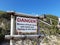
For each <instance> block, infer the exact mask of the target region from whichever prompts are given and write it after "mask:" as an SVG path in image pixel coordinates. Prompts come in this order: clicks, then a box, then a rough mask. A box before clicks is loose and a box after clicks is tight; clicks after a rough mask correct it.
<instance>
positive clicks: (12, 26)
mask: <svg viewBox="0 0 60 45" xmlns="http://www.w3.org/2000/svg"><path fill="white" fill-rule="evenodd" d="M10 35H11V36H12V35H14V16H13V15H11V30H10ZM10 45H13V40H12V39H11V40H10Z"/></svg>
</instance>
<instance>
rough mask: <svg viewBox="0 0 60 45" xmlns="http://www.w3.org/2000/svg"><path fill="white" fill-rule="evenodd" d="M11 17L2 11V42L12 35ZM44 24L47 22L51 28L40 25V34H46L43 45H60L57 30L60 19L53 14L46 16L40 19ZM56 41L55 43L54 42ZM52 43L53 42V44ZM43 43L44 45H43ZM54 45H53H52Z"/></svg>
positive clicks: (0, 28) (59, 33) (41, 23)
mask: <svg viewBox="0 0 60 45" xmlns="http://www.w3.org/2000/svg"><path fill="white" fill-rule="evenodd" d="M10 17H11V16H10V15H8V14H7V13H6V12H4V11H0V42H2V41H3V39H4V35H6V34H10ZM40 20H41V21H43V22H46V23H48V24H50V25H51V26H49V25H47V24H45V23H43V22H39V25H40V34H44V38H43V39H42V38H41V39H42V40H41V45H43V44H44V45H45V44H46V45H52V44H53V43H52V42H54V44H55V41H56V40H57V41H58V42H57V41H56V45H57V44H58V45H59V44H60V36H59V35H60V30H59V29H58V28H57V24H58V17H57V16H54V15H51V14H45V17H44V18H42V19H40ZM53 40H54V41H53ZM51 41H52V42H51ZM42 43H43V44H42ZM50 43H52V44H50ZM54 44H53V45H54Z"/></svg>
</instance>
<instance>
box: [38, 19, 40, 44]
mask: <svg viewBox="0 0 60 45" xmlns="http://www.w3.org/2000/svg"><path fill="white" fill-rule="evenodd" d="M39 22H40V21H39V18H38V32H37V35H40V25H39ZM37 45H40V40H39V37H38V39H37Z"/></svg>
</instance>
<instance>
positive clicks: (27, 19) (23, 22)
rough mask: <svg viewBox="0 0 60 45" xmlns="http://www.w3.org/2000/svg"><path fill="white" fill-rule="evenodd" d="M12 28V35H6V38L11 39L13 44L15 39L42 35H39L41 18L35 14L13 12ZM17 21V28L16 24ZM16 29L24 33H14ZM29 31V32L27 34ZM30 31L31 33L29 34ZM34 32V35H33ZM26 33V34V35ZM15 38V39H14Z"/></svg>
mask: <svg viewBox="0 0 60 45" xmlns="http://www.w3.org/2000/svg"><path fill="white" fill-rule="evenodd" d="M10 15H11V30H10V35H6V36H5V38H7V39H10V45H13V43H14V39H23V38H24V39H25V38H28V39H30V38H33V39H34V38H38V37H40V35H39V30H40V29H39V26H38V25H39V20H38V17H35V16H28V15H25V14H16V13H15V14H13V13H12V14H11V13H10ZM15 18H16V19H15ZM14 23H16V28H15V26H14V25H15V24H14ZM14 31H16V32H18V33H19V32H21V33H24V35H23V34H22V35H21V34H17V35H15V34H14ZM26 33H27V34H26ZM28 33H29V35H28ZM31 33H33V35H31ZM25 34H26V35H25ZM12 38H13V39H12ZM37 45H40V44H39V38H38V41H37Z"/></svg>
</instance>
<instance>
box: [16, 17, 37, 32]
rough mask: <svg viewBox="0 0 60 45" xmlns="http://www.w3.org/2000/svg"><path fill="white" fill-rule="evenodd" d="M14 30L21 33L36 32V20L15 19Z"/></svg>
mask: <svg viewBox="0 0 60 45" xmlns="http://www.w3.org/2000/svg"><path fill="white" fill-rule="evenodd" d="M16 30H17V31H19V32H22V33H26V32H27V33H30V32H37V19H33V18H25V17H16Z"/></svg>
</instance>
